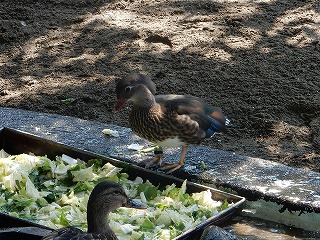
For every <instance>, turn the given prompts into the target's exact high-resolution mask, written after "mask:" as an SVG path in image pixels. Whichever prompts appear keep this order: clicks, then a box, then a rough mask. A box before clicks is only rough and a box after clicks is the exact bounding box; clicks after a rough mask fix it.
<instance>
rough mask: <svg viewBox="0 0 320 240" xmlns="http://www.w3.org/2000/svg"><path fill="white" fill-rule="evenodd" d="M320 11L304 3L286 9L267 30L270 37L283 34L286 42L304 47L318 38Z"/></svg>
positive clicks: (319, 36)
mask: <svg viewBox="0 0 320 240" xmlns="http://www.w3.org/2000/svg"><path fill="white" fill-rule="evenodd" d="M319 24H320V13H319V12H316V11H315V10H314V9H313V8H312V5H305V6H303V7H298V8H295V9H290V10H288V11H286V12H285V13H284V14H283V15H281V16H279V17H278V18H276V19H275V21H274V24H273V26H272V27H271V28H270V29H268V30H267V34H268V35H269V36H270V37H275V36H278V35H279V34H282V35H285V36H287V37H286V43H287V44H288V45H292V46H296V47H305V46H308V45H310V44H312V43H313V42H314V41H316V40H317V39H319V38H320V28H319Z"/></svg>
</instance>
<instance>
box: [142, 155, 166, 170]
mask: <svg viewBox="0 0 320 240" xmlns="http://www.w3.org/2000/svg"><path fill="white" fill-rule="evenodd" d="M155 165H158V166H162V154H157V155H156V156H154V157H152V158H148V159H146V160H143V161H141V162H139V163H138V166H140V167H145V168H149V167H152V166H155Z"/></svg>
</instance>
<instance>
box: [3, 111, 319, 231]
mask: <svg viewBox="0 0 320 240" xmlns="http://www.w3.org/2000/svg"><path fill="white" fill-rule="evenodd" d="M0 127H10V128H14V129H18V130H22V131H26V132H29V133H32V134H35V135H38V136H40V137H43V138H46V139H51V140H54V141H57V142H61V143H64V144H67V145H70V146H73V147H76V148H81V149H85V150H88V151H92V152H95V153H99V154H105V155H109V156H112V157H115V158H118V159H123V160H125V161H129V162H133V163H136V162H139V161H141V160H142V159H144V158H145V156H144V154H142V153H138V152H136V151H132V150H128V148H127V147H128V145H130V144H132V143H137V144H140V145H143V146H145V147H150V145H149V144H148V143H147V142H145V141H144V140H143V139H141V138H139V137H137V136H136V135H135V134H134V133H132V131H131V130H130V129H128V128H123V127H119V126H116V125H110V124H103V123H100V122H96V121H87V120H82V119H79V118H74V117H67V116H60V115H55V114H45V113H38V112H30V111H25V110H18V109H11V108H0ZM105 128H109V129H112V130H117V131H118V132H119V134H120V136H119V137H111V136H106V135H104V134H102V130H103V129H105ZM165 154H166V155H165V159H164V161H168V162H170V161H171V162H174V161H176V160H177V159H179V155H180V150H179V149H165ZM201 162H204V163H205V165H206V167H207V169H204V168H203V166H202V167H201V164H200V163H201ZM175 176H176V177H180V178H188V179H193V180H195V181H200V182H202V183H205V184H207V185H213V186H216V187H219V188H223V189H224V190H230V191H233V192H236V193H237V194H239V195H241V196H244V197H246V198H247V199H248V200H249V201H248V209H246V210H245V212H246V213H247V214H248V215H250V216H254V217H259V218H265V219H267V220H272V221H277V222H280V223H284V224H286V225H289V226H295V227H299V228H303V229H306V230H310V231H318V230H319V229H320V173H318V172H313V171H307V170H304V169H299V168H292V167H288V166H285V165H283V164H279V163H275V162H271V161H267V160H263V159H258V158H251V157H246V156H241V155H238V154H236V153H233V152H226V151H221V150H216V149H211V148H208V147H206V146H203V145H201V146H192V147H190V148H188V153H187V158H186V162H185V166H184V168H183V169H181V170H179V171H177V172H176V173H175ZM265 209H267V211H265Z"/></svg>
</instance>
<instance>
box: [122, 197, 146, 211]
mask: <svg viewBox="0 0 320 240" xmlns="http://www.w3.org/2000/svg"><path fill="white" fill-rule="evenodd" d="M122 207H127V208H138V209H146V208H147V207H146V206H145V205H144V204H142V203H140V202H137V201H134V200H132V199H129V200H128V201H127V203H125V204H123V205H122Z"/></svg>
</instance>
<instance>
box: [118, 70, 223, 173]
mask: <svg viewBox="0 0 320 240" xmlns="http://www.w3.org/2000/svg"><path fill="white" fill-rule="evenodd" d="M116 93H117V99H118V101H117V103H116V106H115V110H119V109H120V108H121V107H122V106H123V105H124V104H125V102H126V101H128V100H129V101H131V102H132V103H133V107H132V110H131V113H130V116H129V123H130V126H131V128H132V130H133V131H134V132H135V133H136V134H137V135H139V136H140V137H142V138H145V139H147V140H148V141H150V142H153V143H155V144H157V145H159V146H162V147H179V146H182V150H183V152H182V155H181V158H180V161H179V162H178V163H176V164H172V165H171V166H165V167H163V168H161V169H163V170H169V172H172V171H174V170H176V169H178V168H179V167H180V166H181V165H182V164H183V161H184V155H185V151H186V147H187V146H188V145H190V144H200V143H201V142H202V141H203V139H205V138H208V137H211V136H212V135H214V134H215V133H216V132H222V131H224V130H225V129H226V125H228V123H229V120H228V119H227V118H226V117H225V116H224V115H223V114H222V111H221V109H220V108H217V107H212V106H210V105H208V104H207V103H205V102H204V101H203V100H202V99H200V98H197V97H194V96H189V95H174V94H169V95H155V93H156V87H155V84H154V83H153V82H152V81H151V79H150V78H149V77H147V76H144V75H142V74H135V73H133V74H129V75H127V76H125V77H124V78H122V79H121V80H120V81H118V83H117V86H116Z"/></svg>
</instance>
